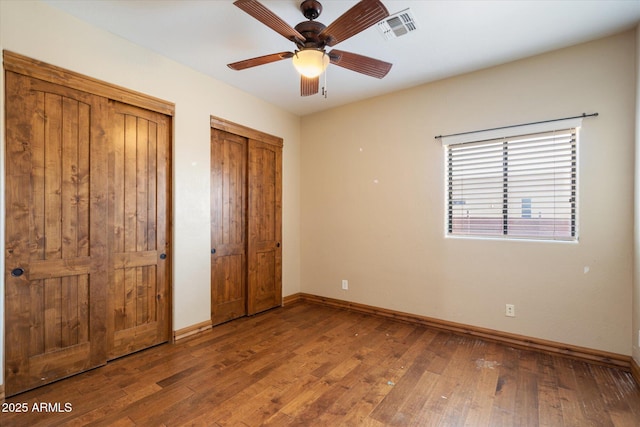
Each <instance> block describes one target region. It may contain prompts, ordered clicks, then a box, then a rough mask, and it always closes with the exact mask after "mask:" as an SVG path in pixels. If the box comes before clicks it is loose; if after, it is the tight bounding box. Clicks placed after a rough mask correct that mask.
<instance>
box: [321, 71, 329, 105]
mask: <svg viewBox="0 0 640 427" xmlns="http://www.w3.org/2000/svg"><path fill="white" fill-rule="evenodd" d="M328 92H329V91H328V90H327V70H325V71H324V85H323V86H322V96H324V99H327V93H328Z"/></svg>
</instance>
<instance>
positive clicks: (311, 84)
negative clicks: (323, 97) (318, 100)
mask: <svg viewBox="0 0 640 427" xmlns="http://www.w3.org/2000/svg"><path fill="white" fill-rule="evenodd" d="M319 89H320V77H305V76H300V96H309V95H315V94H316V93H318V90H319Z"/></svg>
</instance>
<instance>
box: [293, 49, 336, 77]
mask: <svg viewBox="0 0 640 427" xmlns="http://www.w3.org/2000/svg"><path fill="white" fill-rule="evenodd" d="M292 61H293V66H294V67H295V68H296V70H297V71H298V72H299V73H300V74H302V75H303V76H305V77H309V78H313V77H318V76H319V75H320V74H322V73H323V72H324V70H326V69H327V66H328V65H329V62H330V61H329V55H327V54H326V53H325V52H324V50H319V49H303V50H299V51H297V52H296V53H295V55H294V56H293V59H292Z"/></svg>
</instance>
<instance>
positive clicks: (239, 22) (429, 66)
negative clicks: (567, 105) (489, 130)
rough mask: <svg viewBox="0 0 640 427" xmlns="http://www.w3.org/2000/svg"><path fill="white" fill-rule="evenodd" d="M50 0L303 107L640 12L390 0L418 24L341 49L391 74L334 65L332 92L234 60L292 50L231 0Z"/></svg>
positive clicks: (613, 0)
mask: <svg viewBox="0 0 640 427" xmlns="http://www.w3.org/2000/svg"><path fill="white" fill-rule="evenodd" d="M45 1H46V3H48V4H50V5H52V6H54V7H56V8H59V9H62V10H65V11H67V12H68V13H70V14H72V15H75V16H76V17H78V18H80V19H81V20H83V21H86V22H88V23H90V24H92V25H94V26H97V27H100V28H103V29H105V30H107V31H110V32H112V33H114V34H116V35H118V36H121V37H123V38H125V39H127V40H130V41H132V42H134V43H136V44H139V45H141V46H144V47H146V48H148V49H151V50H152V51H155V52H157V53H159V54H161V55H164V56H166V57H169V58H171V59H173V60H175V61H177V62H180V63H182V64H184V65H186V66H188V67H191V68H193V69H195V70H198V71H200V72H202V73H205V74H207V75H209V76H211V77H213V78H215V79H217V80H220V81H223V82H225V83H227V84H229V85H231V86H235V87H237V88H239V89H241V90H243V91H246V92H249V93H251V94H253V95H255V96H257V97H259V98H262V99H264V100H266V101H268V102H270V103H272V104H275V105H278V106H280V107H282V108H284V109H286V110H289V111H291V112H293V113H295V114H299V115H305V114H309V113H312V112H316V111H320V110H324V109H327V108H332V107H335V106H338V105H341V104H346V103H349V102H352V101H356V100H360V99H364V98H368V97H372V96H376V95H381V94H385V93H389V92H392V91H396V90H399V89H404V88H409V87H412V86H416V85H419V84H422V83H426V82H430V81H434V80H438V79H442V78H445V77H449V76H453V75H457V74H461V73H465V72H469V71H473V70H478V69H481V68H486V67H489V66H493V65H497V64H501V63H505V62H509V61H513V60H515V59H519V58H523V57H527V56H531V55H535V54H539V53H542V52H547V51H550V50H554V49H558V48H562V47H566V46H570V45H573V44H577V43H581V42H584V41H588V40H592V39H596V38H599V37H603V36H606V35H610V34H615V33H617V32H620V31H623V30H625V29H629V28H632V27H633V26H634V25H637V23H638V22H639V21H640V0H590V1H580V0H556V1H552V0H549V1H520V0H510V1H507V0H503V1H485V0H477V1H436V0H433V1H401V0H383V2H384V4H385V5H386V7H387V9H388V10H389V12H390V13H391V14H393V13H396V12H399V11H401V10H404V9H407V8H410V9H411V11H412V13H413V15H414V17H415V19H416V21H417V25H418V30H417V31H414V32H412V33H410V34H408V35H406V36H404V37H400V38H397V39H394V40H390V41H386V40H385V39H384V38H383V37H382V36H381V35H380V34H379V32H378V30H377V29H376V28H375V27H371V28H369V29H367V30H365V31H364V32H362V33H360V34H358V35H356V36H354V37H352V38H351V39H348V40H346V41H344V42H342V43H340V44H339V45H337V46H336V48H338V49H341V50H346V51H351V52H354V53H359V54H362V55H366V56H371V57H374V58H378V59H381V60H384V61H387V62H391V63H393V64H394V65H393V68H392V69H391V71H390V72H389V74H388V75H387V76H386V77H385V78H384V79H382V80H378V79H376V78H372V77H368V76H364V75H361V74H358V73H355V72H353V71H349V70H346V69H343V68H341V67H337V66H334V65H330V66H329V69H328V70H327V73H326V82H327V89H328V97H327V98H324V97H323V96H322V95H321V94H318V95H315V96H311V97H304V98H303V97H300V87H299V77H298V75H297V73H296V72H295V70H294V69H293V66H292V65H291V63H290V60H283V61H279V62H276V63H272V64H267V65H263V66H259V67H254V68H251V69H247V70H243V71H233V70H231V69H229V68H227V66H226V64H227V63H230V62H235V61H239V60H242V59H247V58H252V57H256V56H261V55H266V54H270V53H277V52H282V51H292V50H293V49H294V45H293V43H291V42H290V41H288V40H287V39H285V38H284V37H282V36H281V35H279V34H277V33H276V32H274V31H273V30H271V29H269V28H268V27H266V26H264V25H263V24H261V23H260V22H258V21H257V20H255V19H254V18H252V17H251V16H249V15H247V14H246V13H245V12H243V11H242V10H240V9H239V8H237V7H235V6H234V5H233V2H232V0H214V1H212V0H198V1H191V0H181V1H170V0H161V1H151V0H143V1H140V0H135V1H133V0H85V1H78V0H45ZM301 1H302V0H280V1H276V0H263V1H262V3H263V4H264V5H265V6H267V7H268V8H269V9H271V10H272V11H273V12H274V13H275V14H276V15H278V16H279V17H281V18H282V19H283V20H285V21H286V22H288V23H289V24H290V25H291V26H292V27H293V26H295V25H296V24H297V23H299V22H301V21H303V20H305V18H304V16H302V13H301V12H300V10H299V8H298V7H299V4H300V2H301ZM356 3H357V1H356V0H350V1H338V0H324V1H322V4H323V8H324V10H323V12H322V14H321V15H320V17H319V18H318V19H317V21H319V22H322V23H324V24H325V25H329V24H330V23H331V22H333V20H335V19H336V18H337V17H338V16H340V15H341V14H342V13H344V12H345V11H346V10H348V9H349V8H350V7H352V6H353V5H354V4H356ZM322 85H323V78H321V87H322Z"/></svg>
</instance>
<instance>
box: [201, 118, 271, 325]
mask: <svg viewBox="0 0 640 427" xmlns="http://www.w3.org/2000/svg"><path fill="white" fill-rule="evenodd" d="M281 199H282V139H280V138H277V137H274V136H271V135H268V134H264V133H261V132H258V131H255V130H252V129H249V128H246V127H244V126H241V125H237V124H234V123H230V122H227V121H224V120H222V119H218V118H215V117H212V118H211V321H212V323H213V324H214V325H216V324H219V323H223V322H226V321H228V320H232V319H235V318H238V317H241V316H246V315H251V314H256V313H258V312H261V311H264V310H268V309H270V308H273V307H277V306H279V305H281V303H282V248H281V244H280V242H281V238H282V237H281V236H282V225H281V223H282V214H281V211H282V206H281V204H282V202H281Z"/></svg>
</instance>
